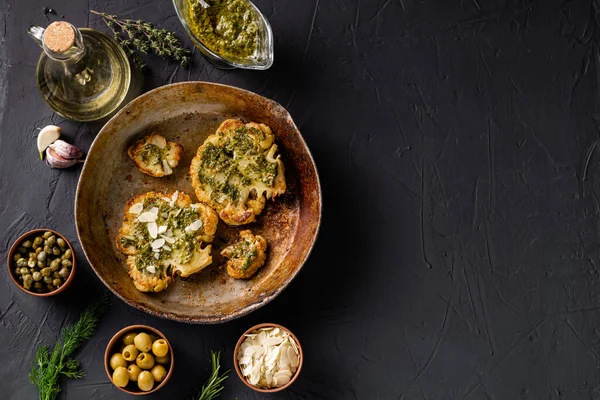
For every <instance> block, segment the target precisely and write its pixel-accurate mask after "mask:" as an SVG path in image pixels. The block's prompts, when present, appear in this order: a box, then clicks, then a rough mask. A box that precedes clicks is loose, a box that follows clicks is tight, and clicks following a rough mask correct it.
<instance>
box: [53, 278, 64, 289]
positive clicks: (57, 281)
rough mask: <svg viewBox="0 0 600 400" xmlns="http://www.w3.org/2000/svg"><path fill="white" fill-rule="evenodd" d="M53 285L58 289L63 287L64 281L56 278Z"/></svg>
mask: <svg viewBox="0 0 600 400" xmlns="http://www.w3.org/2000/svg"><path fill="white" fill-rule="evenodd" d="M52 284H53V285H54V286H56V287H59V286H60V285H62V280H60V279H59V278H54V280H53V281H52Z"/></svg>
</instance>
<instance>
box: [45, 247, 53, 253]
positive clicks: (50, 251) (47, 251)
mask: <svg viewBox="0 0 600 400" xmlns="http://www.w3.org/2000/svg"><path fill="white" fill-rule="evenodd" d="M44 252H45V253H48V254H50V253H52V248H51V247H50V246H48V245H44Z"/></svg>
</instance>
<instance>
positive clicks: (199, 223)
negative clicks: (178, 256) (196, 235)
mask: <svg viewBox="0 0 600 400" xmlns="http://www.w3.org/2000/svg"><path fill="white" fill-rule="evenodd" d="M200 228H202V221H201V220H199V219H197V220H195V221H194V222H192V223H191V224H189V225H188V226H186V227H185V229H184V230H185V231H186V233H190V232H196V231H197V230H198V229H200Z"/></svg>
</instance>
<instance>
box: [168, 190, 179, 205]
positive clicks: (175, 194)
mask: <svg viewBox="0 0 600 400" xmlns="http://www.w3.org/2000/svg"><path fill="white" fill-rule="evenodd" d="M177 197H179V191H178V190H176V191H175V193H173V196H171V200H170V201H169V205H170V206H171V207H173V206H174V205H175V202H176V201H177Z"/></svg>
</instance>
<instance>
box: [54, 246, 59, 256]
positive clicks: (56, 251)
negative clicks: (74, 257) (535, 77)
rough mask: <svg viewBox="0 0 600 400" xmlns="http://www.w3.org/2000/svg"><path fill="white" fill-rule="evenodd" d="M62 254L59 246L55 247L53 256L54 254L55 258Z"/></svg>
mask: <svg viewBox="0 0 600 400" xmlns="http://www.w3.org/2000/svg"><path fill="white" fill-rule="evenodd" d="M60 253H61V251H60V247H58V246H54V247H53V248H52V254H54V255H55V256H60Z"/></svg>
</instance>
